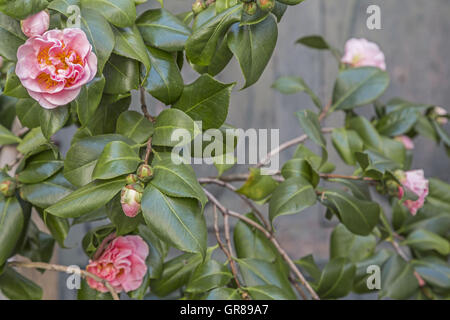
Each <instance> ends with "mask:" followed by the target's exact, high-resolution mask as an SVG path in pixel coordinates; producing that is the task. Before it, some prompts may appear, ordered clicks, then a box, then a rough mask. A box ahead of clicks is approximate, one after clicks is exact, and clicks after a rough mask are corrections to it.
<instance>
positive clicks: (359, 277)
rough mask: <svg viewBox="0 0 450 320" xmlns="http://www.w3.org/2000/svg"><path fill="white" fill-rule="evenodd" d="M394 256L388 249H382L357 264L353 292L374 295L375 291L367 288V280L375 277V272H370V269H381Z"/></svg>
mask: <svg viewBox="0 0 450 320" xmlns="http://www.w3.org/2000/svg"><path fill="white" fill-rule="evenodd" d="M392 254H393V253H392V251H389V250H387V249H381V250H379V251H377V252H376V253H375V254H374V255H373V256H371V257H369V258H367V259H365V260H362V261H359V262H357V263H356V275H355V281H354V283H353V291H354V292H356V293H359V294H363V293H373V292H374V290H373V289H369V288H368V286H367V280H368V279H369V277H370V276H372V275H374V273H373V271H372V272H368V267H370V266H377V267H380V268H381V266H382V265H383V263H385V262H386V260H387V259H389V257H391V256H392ZM369 271H370V269H369Z"/></svg>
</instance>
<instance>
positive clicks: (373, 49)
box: [341, 38, 386, 70]
mask: <svg viewBox="0 0 450 320" xmlns="http://www.w3.org/2000/svg"><path fill="white" fill-rule="evenodd" d="M341 61H342V62H343V63H346V64H349V65H351V66H352V67H366V66H368V67H378V68H380V69H382V70H386V62H385V58H384V53H383V51H381V49H380V47H379V46H378V45H377V44H376V43H373V42H370V41H367V40H366V39H364V38H362V39H355V38H353V39H350V40H348V41H347V43H346V44H345V54H344V56H343V57H342V60H341Z"/></svg>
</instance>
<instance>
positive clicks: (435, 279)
mask: <svg viewBox="0 0 450 320" xmlns="http://www.w3.org/2000/svg"><path fill="white" fill-rule="evenodd" d="M412 264H413V266H414V270H415V271H417V273H418V274H420V276H421V277H422V278H423V279H424V280H425V281H426V282H427V283H428V284H431V285H433V286H436V287H439V288H443V289H449V288H450V267H449V265H448V263H447V262H446V261H444V260H441V259H439V258H437V257H432V256H429V257H424V258H422V259H420V260H412Z"/></svg>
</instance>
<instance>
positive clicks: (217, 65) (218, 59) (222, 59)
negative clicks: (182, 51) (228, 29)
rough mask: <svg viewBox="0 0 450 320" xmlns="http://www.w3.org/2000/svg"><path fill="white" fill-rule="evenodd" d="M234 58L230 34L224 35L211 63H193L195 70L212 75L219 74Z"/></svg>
mask: <svg viewBox="0 0 450 320" xmlns="http://www.w3.org/2000/svg"><path fill="white" fill-rule="evenodd" d="M232 58H233V52H231V50H230V49H229V48H228V34H227V35H225V36H224V38H223V39H222V41H221V42H220V44H219V45H218V46H217V49H216V51H215V53H214V56H213V58H212V60H211V63H210V64H209V65H208V66H199V65H192V67H193V68H194V70H195V71H197V72H198V73H201V74H204V73H208V74H210V75H211V76H215V75H218V74H219V73H220V72H222V70H223V69H225V67H226V66H227V65H228V63H229V62H230V60H231V59H232Z"/></svg>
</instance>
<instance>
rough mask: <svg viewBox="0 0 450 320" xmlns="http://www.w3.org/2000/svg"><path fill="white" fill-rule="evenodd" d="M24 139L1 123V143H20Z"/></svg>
mask: <svg viewBox="0 0 450 320" xmlns="http://www.w3.org/2000/svg"><path fill="white" fill-rule="evenodd" d="M21 141H22V140H21V139H20V138H19V137H17V136H16V135H15V134H14V133H12V132H11V131H9V130H8V129H6V128H5V127H4V126H2V125H0V145H6V144H15V143H20V142H21Z"/></svg>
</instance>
